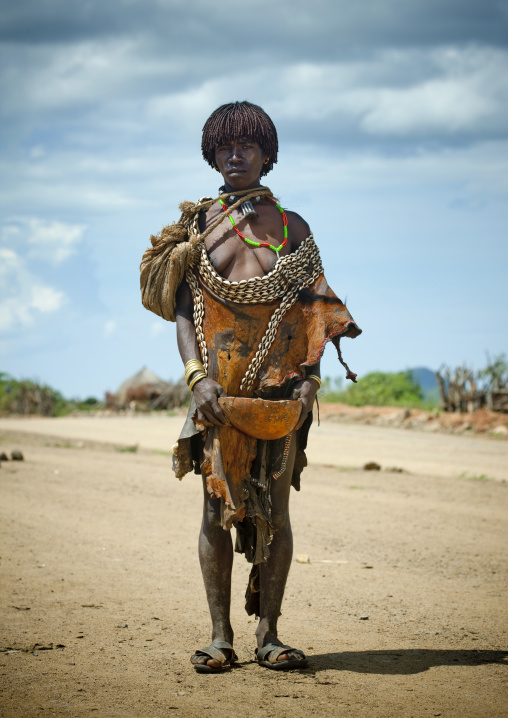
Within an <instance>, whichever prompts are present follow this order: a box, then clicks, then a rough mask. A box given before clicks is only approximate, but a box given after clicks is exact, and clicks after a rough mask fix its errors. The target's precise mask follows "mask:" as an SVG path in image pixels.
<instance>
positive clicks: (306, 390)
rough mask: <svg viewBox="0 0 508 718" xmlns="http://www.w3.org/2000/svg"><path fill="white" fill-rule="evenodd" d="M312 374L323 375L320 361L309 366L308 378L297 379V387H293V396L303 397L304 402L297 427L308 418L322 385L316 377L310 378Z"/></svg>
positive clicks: (296, 397) (314, 375)
mask: <svg viewBox="0 0 508 718" xmlns="http://www.w3.org/2000/svg"><path fill="white" fill-rule="evenodd" d="M311 374H312V376H313V377H318V378H320V377H321V369H320V362H318V363H317V364H314V365H313V366H308V367H307V371H306V378H305V379H301V380H300V381H297V382H296V384H295V388H294V389H293V393H292V395H291V398H292V399H301V400H302V403H303V407H302V413H301V414H300V419H299V421H298V424H297V425H296V428H297V429H299V428H300V427H301V426H302V425H303V422H304V421H305V419H306V418H307V415H308V413H309V412H310V411H312V407H313V405H314V400H315V398H316V394H317V393H318V390H319V387H320V386H321V383H320V381H318V380H317V379H315V378H310V375H311Z"/></svg>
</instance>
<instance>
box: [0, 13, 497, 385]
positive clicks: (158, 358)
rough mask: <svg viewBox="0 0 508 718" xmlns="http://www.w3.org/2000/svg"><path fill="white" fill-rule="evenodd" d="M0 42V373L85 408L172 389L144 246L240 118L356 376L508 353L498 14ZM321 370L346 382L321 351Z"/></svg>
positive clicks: (237, 23)
mask: <svg viewBox="0 0 508 718" xmlns="http://www.w3.org/2000/svg"><path fill="white" fill-rule="evenodd" d="M2 15H3V20H2V23H1V30H0V42H1V46H0V52H1V56H0V61H1V63H0V64H1V68H2V69H1V76H0V91H1V96H2V106H1V109H0V113H1V123H2V137H1V166H0V175H1V195H2V197H1V203H2V204H1V209H2V212H1V217H2V218H1V225H0V370H3V371H8V372H10V373H12V374H13V375H15V376H17V377H30V378H36V379H39V380H41V381H45V382H48V383H50V384H51V385H53V386H55V387H56V388H58V389H60V390H61V391H63V392H64V394H66V395H67V396H81V397H84V396H87V395H90V394H92V395H96V396H101V395H102V394H103V392H104V391H105V390H115V389H116V388H117V387H118V386H119V384H120V383H121V382H122V381H123V380H124V379H125V378H126V377H127V376H129V375H131V374H133V373H134V372H136V371H137V370H138V369H140V368H141V367H142V366H143V365H147V366H149V367H150V368H151V369H152V370H153V371H155V372H156V373H158V374H159V375H161V376H162V377H164V378H171V379H178V378H179V377H180V376H181V375H182V366H181V362H180V359H179V356H178V352H177V348H176V337H175V328H174V325H172V324H169V323H167V322H164V320H162V319H160V318H159V317H157V316H155V315H152V314H150V313H149V312H147V311H146V310H145V309H144V308H143V307H142V306H141V302H140V295H139V269H138V268H139V261H140V259H141V255H142V253H143V251H144V249H145V248H146V247H147V246H148V238H149V236H150V234H151V233H153V232H157V231H158V230H159V229H160V228H161V227H162V226H163V225H164V224H167V223H168V222H171V221H173V220H175V219H177V218H178V210H177V206H178V204H179V203H180V202H181V201H182V200H183V199H197V198H198V197H201V196H203V195H214V193H216V192H217V189H218V185H219V179H220V178H219V176H218V175H217V173H216V172H214V171H213V170H211V169H210V168H209V167H208V166H207V165H206V164H205V163H204V162H203V160H202V158H201V154H200V137H201V128H202V126H203V123H204V121H205V120H206V118H207V117H208V115H209V114H210V113H211V112H212V110H213V109H215V107H217V106H218V105H220V104H222V103H223V102H229V101H233V100H237V99H240V100H243V99H248V100H250V101H252V102H256V103H257V104H260V105H261V106H263V107H264V109H266V110H267V112H268V113H269V114H270V115H271V117H272V119H273V120H274V122H275V124H276V126H277V129H278V132H279V141H280V153H279V163H278V165H276V167H275V169H274V171H273V172H272V173H271V174H270V175H268V177H267V178H266V184H268V185H269V186H270V187H271V189H272V190H273V191H274V193H275V194H276V195H278V196H279V197H280V199H281V200H282V203H283V204H284V206H286V207H288V208H289V209H292V210H295V211H297V212H299V213H300V214H301V215H302V216H303V217H305V219H306V220H307V221H308V222H309V224H310V226H311V228H312V230H313V232H314V235H315V238H316V240H317V242H318V244H319V246H320V248H321V253H322V256H323V260H324V264H325V271H326V275H327V279H328V281H329V283H330V285H331V286H332V287H333V288H334V289H335V291H336V293H337V294H338V295H339V296H340V297H341V298H343V299H344V298H345V297H346V298H347V302H348V305H349V307H350V310H351V312H352V314H353V316H354V318H355V319H356V321H357V322H358V324H359V325H360V326H361V327H362V329H363V330H364V333H363V335H362V336H361V337H359V338H358V339H356V340H354V341H350V340H344V347H343V349H344V354H345V358H346V360H347V361H348V363H349V364H350V366H351V367H352V368H353V369H354V370H355V371H357V372H359V374H360V375H361V374H365V373H366V372H368V371H371V370H383V371H398V370H401V369H404V368H408V367H415V366H428V367H430V368H434V369H435V368H438V367H439V366H440V365H441V364H442V363H446V364H449V365H456V364H459V363H462V362H467V363H469V364H470V365H473V366H475V367H476V368H478V367H480V366H482V365H483V364H484V363H485V353H486V351H488V352H489V353H490V354H491V355H495V354H498V353H500V352H503V351H507V350H508V341H507V335H508V331H507V330H508V321H507V310H506V308H507V306H508V269H507V268H508V248H507V247H508V242H507V225H508V51H507V49H506V48H507V47H508V42H507V40H508V31H507V28H508V23H507V20H508V4H507V2H506V1H500V2H495V1H493V0H483V1H482V2H479V0H384V2H382V3H380V2H379V1H378V0H364V1H363V2H358V3H355V4H353V3H351V2H346V1H345V0H314V1H313V2H312V3H309V2H302V1H300V0H295V1H294V2H284V1H279V2H278V3H273V2H268V1H267V0H258V2H257V3H256V4H255V5H253V4H252V3H247V2H240V1H238V2H236V3H232V2H230V1H229V0H226V1H225V2H223V3H221V4H220V5H217V4H216V3H212V2H210V0H194V1H191V2H187V3H183V2H176V1H175V0H169V1H167V0H111V1H110V2H108V3H103V2H102V1H99V0H86V2H85V1H82V2H79V3H77V2H73V1H69V0H67V2H63V0H45V1H44V2H31V1H29V0H21V1H20V2H17V3H15V4H12V3H11V4H10V5H9V6H7V3H4V8H3V11H2ZM323 370H324V373H325V374H328V375H330V376H339V375H341V374H342V368H341V367H340V365H339V364H338V362H337V360H336V356H335V352H334V351H333V348H329V349H328V351H327V352H326V354H325V359H324V366H323Z"/></svg>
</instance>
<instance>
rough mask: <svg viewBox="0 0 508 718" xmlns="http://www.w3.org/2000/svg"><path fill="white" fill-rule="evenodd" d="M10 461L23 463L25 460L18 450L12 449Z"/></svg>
mask: <svg viewBox="0 0 508 718" xmlns="http://www.w3.org/2000/svg"><path fill="white" fill-rule="evenodd" d="M11 459H12V460H13V461H24V460H25V459H24V457H23V454H22V453H21V451H19V450H18V449H13V450H12V451H11Z"/></svg>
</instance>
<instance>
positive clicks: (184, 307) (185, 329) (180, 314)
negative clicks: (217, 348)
mask: <svg viewBox="0 0 508 718" xmlns="http://www.w3.org/2000/svg"><path fill="white" fill-rule="evenodd" d="M193 314H194V303H193V301H192V294H191V291H190V289H189V285H188V284H187V282H186V281H185V280H184V281H183V282H182V283H181V285H180V287H179V288H178V291H177V293H176V338H177V342H178V351H179V352H180V356H181V357H182V361H183V363H184V364H186V363H187V362H188V361H189V360H190V359H198V360H199V361H201V354H200V352H199V346H198V340H197V337H196V329H195V327H194V319H193ZM192 393H193V395H194V400H195V402H196V407H197V419H198V421H199V422H201V423H202V424H204V425H205V426H212V425H214V426H223V425H224V424H227V423H228V422H227V419H226V417H225V416H224V414H223V413H222V409H221V408H220V406H219V403H218V401H217V399H218V398H219V396H225V395H226V392H225V391H224V389H223V388H222V387H221V386H220V384H217V382H216V381H214V380H213V379H210V378H209V377H207V378H206V379H201V380H200V381H198V382H197V383H196V384H194V387H193V389H192Z"/></svg>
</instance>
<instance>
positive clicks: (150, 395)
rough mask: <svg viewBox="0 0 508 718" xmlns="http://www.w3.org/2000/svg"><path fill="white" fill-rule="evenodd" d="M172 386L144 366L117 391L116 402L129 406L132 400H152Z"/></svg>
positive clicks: (121, 405)
mask: <svg viewBox="0 0 508 718" xmlns="http://www.w3.org/2000/svg"><path fill="white" fill-rule="evenodd" d="M170 387H171V384H169V382H167V381H164V379H161V378H160V377H159V376H157V374H154V372H153V371H150V369H147V368H146V367H143V368H142V369H140V371H138V372H137V373H136V374H134V376H131V377H129V379H126V380H125V381H124V382H123V384H121V385H120V386H119V387H118V389H117V391H116V392H115V404H116V405H117V406H118V407H128V406H129V404H130V402H131V401H151V400H152V399H155V398H156V397H158V396H160V395H161V394H162V393H163V392H165V391H166V390H167V389H169V388H170Z"/></svg>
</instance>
